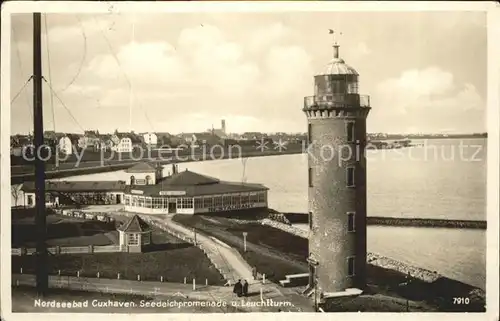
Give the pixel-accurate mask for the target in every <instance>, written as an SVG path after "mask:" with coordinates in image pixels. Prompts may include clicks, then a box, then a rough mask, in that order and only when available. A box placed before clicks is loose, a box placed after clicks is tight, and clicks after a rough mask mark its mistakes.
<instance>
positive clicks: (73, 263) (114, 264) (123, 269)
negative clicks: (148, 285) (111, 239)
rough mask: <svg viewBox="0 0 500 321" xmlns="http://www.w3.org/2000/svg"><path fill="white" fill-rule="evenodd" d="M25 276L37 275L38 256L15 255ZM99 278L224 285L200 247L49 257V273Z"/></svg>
mask: <svg viewBox="0 0 500 321" xmlns="http://www.w3.org/2000/svg"><path fill="white" fill-rule="evenodd" d="M21 267H22V268H23V273H34V272H35V257H33V256H31V255H27V256H13V257H12V270H13V271H20V268H21ZM58 270H61V274H62V275H72V276H76V272H77V271H80V275H81V276H85V277H96V274H97V272H99V273H100V276H101V277H103V278H111V279H114V278H116V277H117V273H120V274H121V277H122V278H124V279H130V280H136V279H137V275H138V274H139V275H141V279H142V280H144V281H147V280H150V281H159V280H160V276H163V278H164V281H168V282H184V277H187V279H188V280H190V279H191V280H192V279H193V278H196V279H197V280H199V282H202V281H203V282H204V281H205V279H208V282H209V284H211V285H222V284H223V283H224V282H223V279H222V276H221V275H220V274H219V272H218V271H217V270H216V269H215V267H213V266H212V264H211V262H210V261H209V260H208V258H207V257H206V256H205V255H204V254H203V252H202V251H201V250H199V249H198V248H196V247H194V246H192V245H190V244H186V243H177V244H163V245H162V249H161V250H158V251H151V252H146V253H122V252H119V253H94V254H64V255H57V256H49V271H50V274H57V273H58Z"/></svg>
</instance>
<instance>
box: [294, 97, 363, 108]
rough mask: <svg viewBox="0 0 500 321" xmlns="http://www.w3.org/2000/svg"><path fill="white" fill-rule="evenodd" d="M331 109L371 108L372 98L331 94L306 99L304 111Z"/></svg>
mask: <svg viewBox="0 0 500 321" xmlns="http://www.w3.org/2000/svg"><path fill="white" fill-rule="evenodd" d="M329 108H370V96H368V95H358V94H331V95H317V96H308V97H304V109H303V110H304V111H306V110H315V109H329Z"/></svg>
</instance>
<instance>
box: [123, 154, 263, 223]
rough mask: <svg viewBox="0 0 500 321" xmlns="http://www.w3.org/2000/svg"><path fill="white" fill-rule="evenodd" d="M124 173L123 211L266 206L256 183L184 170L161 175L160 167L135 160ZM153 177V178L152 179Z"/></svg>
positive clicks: (190, 211)
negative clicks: (220, 178)
mask: <svg viewBox="0 0 500 321" xmlns="http://www.w3.org/2000/svg"><path fill="white" fill-rule="evenodd" d="M127 172H128V173H129V174H130V178H129V179H128V181H127V183H126V185H127V186H126V188H125V190H124V194H123V202H124V206H125V210H126V211H129V212H135V213H144V214H175V213H177V214H199V213H217V212H224V211H234V210H243V209H251V208H266V207H267V191H268V189H267V188H266V187H265V186H263V185H260V184H249V183H234V182H221V181H220V180H218V179H216V178H212V177H208V176H204V175H201V174H198V173H194V172H191V171H188V170H185V171H182V172H178V169H177V166H176V165H173V166H172V174H171V175H168V176H166V177H163V175H162V167H156V168H155V166H154V165H151V164H147V163H139V164H137V165H135V166H133V167H132V168H130V169H129V170H127ZM153 179H154V181H153Z"/></svg>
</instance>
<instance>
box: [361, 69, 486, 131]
mask: <svg viewBox="0 0 500 321" xmlns="http://www.w3.org/2000/svg"><path fill="white" fill-rule="evenodd" d="M372 103H373V105H374V106H376V107H375V108H373V110H372V112H371V113H370V116H369V117H370V120H371V121H373V122H374V123H376V124H379V125H378V126H379V127H381V126H382V124H384V123H390V124H391V127H392V128H393V131H395V132H398V131H399V132H415V131H417V132H435V131H436V130H439V129H441V128H451V127H453V128H457V130H458V131H460V130H461V131H465V132H467V131H480V129H477V128H479V126H484V111H485V102H484V100H483V99H482V98H481V96H480V94H479V93H478V91H477V89H476V88H475V87H474V85H472V84H470V83H465V84H461V83H458V82H457V81H456V80H455V78H454V76H453V74H452V73H450V72H447V71H445V70H441V69H439V68H437V67H429V68H425V69H421V70H419V69H411V70H406V71H404V72H402V73H401V74H400V75H399V76H398V77H395V78H390V79H387V80H385V81H383V82H381V83H379V84H378V86H377V90H376V92H375V93H374V95H373V97H372ZM375 131H376V130H375Z"/></svg>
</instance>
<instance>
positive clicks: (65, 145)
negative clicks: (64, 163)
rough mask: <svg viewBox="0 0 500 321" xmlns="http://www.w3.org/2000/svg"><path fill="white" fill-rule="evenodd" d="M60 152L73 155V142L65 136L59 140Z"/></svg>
mask: <svg viewBox="0 0 500 321" xmlns="http://www.w3.org/2000/svg"><path fill="white" fill-rule="evenodd" d="M59 151H60V152H61V153H63V154H66V155H70V154H71V153H73V142H72V141H71V139H70V138H69V137H68V136H63V137H61V139H59Z"/></svg>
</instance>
